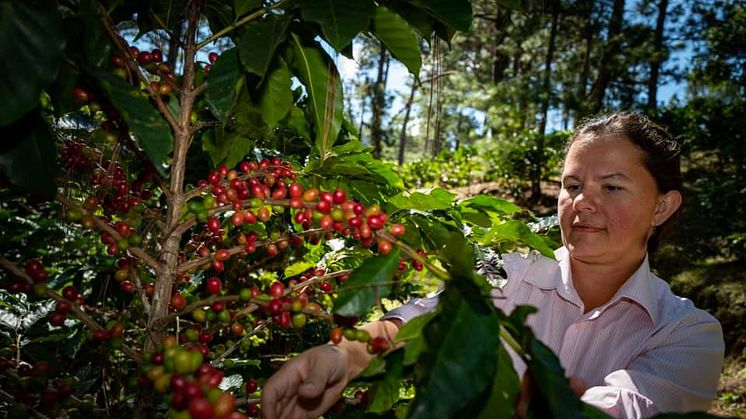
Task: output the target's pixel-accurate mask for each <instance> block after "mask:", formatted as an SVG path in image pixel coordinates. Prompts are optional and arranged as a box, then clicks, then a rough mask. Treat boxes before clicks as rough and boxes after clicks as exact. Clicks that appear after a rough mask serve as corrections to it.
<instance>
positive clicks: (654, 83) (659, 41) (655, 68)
mask: <svg viewBox="0 0 746 419" xmlns="http://www.w3.org/2000/svg"><path fill="white" fill-rule="evenodd" d="M667 8H668V0H660V2H659V3H658V21H657V22H656V24H655V38H654V40H653V51H654V52H653V56H652V57H651V60H650V78H649V79H648V111H651V112H654V111H655V110H656V109H657V107H658V74H659V73H660V68H661V64H662V62H663V31H664V27H665V25H666V9H667Z"/></svg>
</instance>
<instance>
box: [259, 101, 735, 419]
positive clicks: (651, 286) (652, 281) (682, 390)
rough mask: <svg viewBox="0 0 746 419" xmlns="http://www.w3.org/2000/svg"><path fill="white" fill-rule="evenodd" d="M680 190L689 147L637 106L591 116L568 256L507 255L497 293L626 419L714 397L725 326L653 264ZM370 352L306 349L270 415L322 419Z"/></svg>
mask: <svg viewBox="0 0 746 419" xmlns="http://www.w3.org/2000/svg"><path fill="white" fill-rule="evenodd" d="M680 189H681V172H680V168H679V148H678V145H677V144H676V141H675V140H674V139H673V138H672V136H671V135H670V134H669V133H668V132H666V131H665V130H664V129H663V128H661V127H660V126H658V125H656V124H655V123H653V122H651V121H650V120H648V119H647V118H645V117H643V116H640V115H636V114H630V113H617V114H612V115H610V116H605V117H600V118H597V119H594V120H591V121H589V122H587V123H586V124H584V125H583V126H582V127H580V128H579V129H578V130H576V132H575V134H574V135H573V137H572V139H571V142H570V146H569V148H568V149H567V153H566V157H565V163H564V169H563V173H562V189H561V191H560V194H559V198H558V205H557V206H558V212H559V219H560V229H561V232H562V243H563V247H562V248H560V249H559V250H557V251H556V258H557V260H556V261H555V260H551V259H548V258H545V257H543V256H540V255H538V254H535V253H534V254H531V255H529V256H528V257H522V256H519V255H507V256H506V257H505V270H506V272H507V276H508V282H507V284H506V285H505V286H504V287H503V288H502V289H500V290H496V292H495V297H496V298H495V299H494V303H495V306H497V307H499V308H501V309H502V310H504V311H506V312H508V313H509V312H510V311H511V310H512V309H513V308H514V307H515V306H516V305H520V304H530V305H534V306H536V307H538V308H539V311H538V313H536V314H534V315H532V316H531V317H529V319H528V324H529V325H530V326H531V328H532V329H533V331H534V333H535V334H536V336H537V337H538V338H539V339H540V340H542V341H543V342H544V343H545V344H547V345H548V346H549V347H550V348H551V349H552V350H553V351H554V352H555V353H556V354H557V355H558V357H559V358H560V361H561V362H562V365H563V367H564V368H565V371H566V372H567V374H568V377H570V382H571V385H572V386H573V388H574V389H575V390H576V392H578V394H580V395H581V399H582V400H583V401H584V402H586V403H589V404H592V405H594V406H596V407H599V408H600V409H602V410H604V411H606V412H607V413H609V414H611V415H613V416H616V417H629V418H637V417H646V416H651V415H654V414H657V413H660V412H683V411H692V410H707V409H708V407H709V405H710V402H711V401H712V399H713V398H714V397H715V390H716V387H717V382H718V377H719V374H720V369H721V367H722V362H723V352H724V345H723V339H722V330H721V328H720V324H719V323H718V322H717V320H715V319H714V318H713V317H712V316H710V315H709V314H707V313H706V312H704V311H702V310H699V309H697V308H695V307H694V306H693V305H692V303H691V302H690V301H689V300H686V299H683V298H679V297H676V296H675V295H673V294H672V293H671V291H670V289H669V287H668V285H667V284H666V283H665V282H664V281H663V280H661V279H660V278H658V277H656V276H655V275H654V274H653V273H652V272H651V271H650V267H649V265H648V252H649V251H651V250H653V248H654V247H655V246H656V245H657V238H658V235H659V233H660V231H661V229H662V226H663V225H664V224H666V222H667V221H669V220H670V218H671V216H672V215H673V214H674V213H676V212H677V211H678V209H679V206H680V205H681V199H682V198H681V193H680ZM434 305H435V300H434V299H430V300H427V299H424V300H422V299H420V300H415V301H414V302H412V303H410V304H407V305H406V306H404V307H402V308H401V309H399V310H395V311H394V312H391V313H389V314H388V315H387V316H386V317H385V319H384V320H381V321H378V322H373V323H371V324H368V325H366V326H365V329H366V330H368V331H369V332H370V333H371V334H372V335H373V336H385V337H387V338H393V337H394V336H395V335H396V332H397V331H398V329H399V327H400V325H401V324H402V322H405V321H407V320H408V319H410V318H412V317H414V316H416V315H419V314H423V313H424V312H426V311H428V310H431V309H432V308H433V306H434ZM371 359H372V356H371V355H369V354H368V353H367V351H366V349H365V346H364V345H363V344H361V343H357V342H349V341H343V342H342V343H340V344H339V345H336V346H335V345H326V346H321V347H317V348H313V349H311V350H308V351H306V352H304V353H302V354H301V355H299V356H298V357H296V358H295V359H293V360H292V361H290V362H288V363H287V364H286V365H285V366H283V368H282V369H281V370H280V371H278V372H277V373H276V374H275V375H274V376H273V377H271V378H270V380H269V381H268V382H267V384H266V385H265V387H264V392H263V394H262V402H263V410H264V415H265V417H266V418H268V419H270V418H276V417H280V418H303V417H317V416H319V415H320V414H322V413H323V412H324V411H326V410H327V409H328V408H329V407H330V406H331V405H332V404H333V403H334V402H335V401H336V400H337V399H338V398H339V395H340V392H341V390H342V389H343V388H344V387H345V385H346V384H347V383H348V382H349V381H350V380H351V379H353V378H354V377H355V376H356V375H357V374H359V373H360V372H361V371H362V370H363V369H364V368H365V367H366V366H367V365H368V363H369V362H370V360H371ZM514 366H515V368H516V370H517V372H518V373H519V374H522V373H523V371H524V370H525V366H524V365H520V362H519V361H518V362H516V361H514Z"/></svg>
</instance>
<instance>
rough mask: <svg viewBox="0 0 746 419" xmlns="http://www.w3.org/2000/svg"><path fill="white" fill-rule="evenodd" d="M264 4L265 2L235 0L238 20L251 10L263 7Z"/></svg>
mask: <svg viewBox="0 0 746 419" xmlns="http://www.w3.org/2000/svg"><path fill="white" fill-rule="evenodd" d="M262 3H264V0H233V11H234V13H235V14H236V18H238V17H239V16H243V15H245V14H246V13H248V12H250V11H251V10H254V9H258V8H259V7H261V6H262Z"/></svg>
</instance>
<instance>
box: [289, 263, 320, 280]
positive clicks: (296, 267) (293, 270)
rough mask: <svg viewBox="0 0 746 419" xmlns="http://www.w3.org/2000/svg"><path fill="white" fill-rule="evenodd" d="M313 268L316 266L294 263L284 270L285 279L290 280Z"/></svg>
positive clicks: (313, 264)
mask: <svg viewBox="0 0 746 419" xmlns="http://www.w3.org/2000/svg"><path fill="white" fill-rule="evenodd" d="M314 266H316V264H315V263H311V262H304V261H301V262H295V263H293V264H292V265H288V266H287V267H286V268H285V277H286V278H290V277H293V276H296V275H300V274H302V273H303V272H306V271H307V270H309V269H311V268H313V267H314Z"/></svg>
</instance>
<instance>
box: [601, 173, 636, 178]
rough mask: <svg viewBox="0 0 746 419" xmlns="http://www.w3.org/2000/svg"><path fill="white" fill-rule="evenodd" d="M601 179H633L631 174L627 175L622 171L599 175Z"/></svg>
mask: <svg viewBox="0 0 746 419" xmlns="http://www.w3.org/2000/svg"><path fill="white" fill-rule="evenodd" d="M599 179H601V180H609V179H622V180H631V179H630V178H629V176H627V175H625V174H624V173H622V172H614V173H609V174H605V175H602V176H599Z"/></svg>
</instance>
